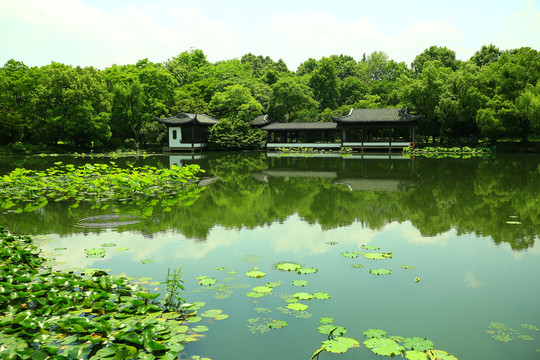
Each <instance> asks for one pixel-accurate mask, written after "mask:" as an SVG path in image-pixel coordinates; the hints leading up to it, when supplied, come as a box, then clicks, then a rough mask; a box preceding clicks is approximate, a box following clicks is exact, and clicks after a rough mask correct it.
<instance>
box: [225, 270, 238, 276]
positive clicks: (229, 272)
mask: <svg viewBox="0 0 540 360" xmlns="http://www.w3.org/2000/svg"><path fill="white" fill-rule="evenodd" d="M227 274H229V275H236V274H238V271H236V270H231V271H227Z"/></svg>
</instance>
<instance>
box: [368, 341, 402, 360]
mask: <svg viewBox="0 0 540 360" xmlns="http://www.w3.org/2000/svg"><path fill="white" fill-rule="evenodd" d="M364 346H365V347H367V348H368V349H371V351H373V352H374V353H375V354H377V355H383V356H391V357H394V356H397V355H401V354H402V353H403V352H404V351H405V348H404V347H403V346H401V345H399V344H398V343H397V342H395V341H394V340H392V339H388V338H384V337H375V338H371V339H367V340H366V341H364Z"/></svg>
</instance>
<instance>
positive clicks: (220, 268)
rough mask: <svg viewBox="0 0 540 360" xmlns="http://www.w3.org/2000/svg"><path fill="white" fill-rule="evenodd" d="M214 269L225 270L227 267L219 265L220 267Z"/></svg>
mask: <svg viewBox="0 0 540 360" xmlns="http://www.w3.org/2000/svg"><path fill="white" fill-rule="evenodd" d="M216 270H217V271H225V270H227V268H224V267H223V266H220V267H217V268H216Z"/></svg>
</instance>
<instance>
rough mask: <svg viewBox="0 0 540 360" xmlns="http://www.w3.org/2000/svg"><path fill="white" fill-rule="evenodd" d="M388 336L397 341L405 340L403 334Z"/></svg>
mask: <svg viewBox="0 0 540 360" xmlns="http://www.w3.org/2000/svg"><path fill="white" fill-rule="evenodd" d="M388 338H389V339H392V340H394V341H395V342H398V343H400V342H404V341H405V338H404V337H403V336H396V335H394V336H389V337H388Z"/></svg>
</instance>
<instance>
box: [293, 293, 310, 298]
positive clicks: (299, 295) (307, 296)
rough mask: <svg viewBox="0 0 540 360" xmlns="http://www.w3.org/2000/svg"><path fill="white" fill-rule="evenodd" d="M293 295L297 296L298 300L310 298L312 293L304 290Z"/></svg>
mask: <svg viewBox="0 0 540 360" xmlns="http://www.w3.org/2000/svg"><path fill="white" fill-rule="evenodd" d="M293 296H294V297H295V298H297V299H298V300H311V299H313V295H311V294H308V293H306V292H298V293H294V294H293Z"/></svg>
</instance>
